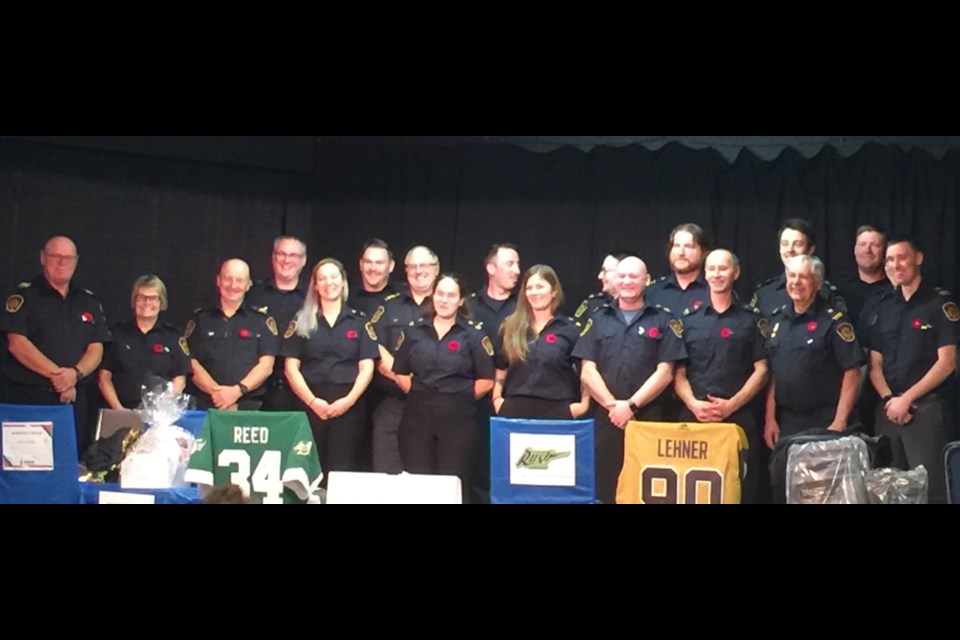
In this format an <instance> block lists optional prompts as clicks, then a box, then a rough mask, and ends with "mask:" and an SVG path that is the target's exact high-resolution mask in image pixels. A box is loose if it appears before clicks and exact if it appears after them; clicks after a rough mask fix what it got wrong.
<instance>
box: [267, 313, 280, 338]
mask: <svg viewBox="0 0 960 640" xmlns="http://www.w3.org/2000/svg"><path fill="white" fill-rule="evenodd" d="M267 329H269V330H270V333H272V334H273V335H275V336H278V335H280V332H279V331H278V330H277V321H276V320H274V319H273V316H270V317H269V318H267Z"/></svg>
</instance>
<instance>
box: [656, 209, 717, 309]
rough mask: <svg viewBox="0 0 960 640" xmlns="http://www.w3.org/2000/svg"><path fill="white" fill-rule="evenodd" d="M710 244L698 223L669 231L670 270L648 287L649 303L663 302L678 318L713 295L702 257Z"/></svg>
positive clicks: (662, 304) (680, 226)
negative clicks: (704, 272) (704, 270)
mask: <svg viewBox="0 0 960 640" xmlns="http://www.w3.org/2000/svg"><path fill="white" fill-rule="evenodd" d="M709 250H710V243H709V242H708V241H707V238H706V234H705V233H704V232H703V229H701V228H700V226H699V225H696V224H693V223H691V222H687V223H684V224H681V225H679V226H677V227H675V228H674V229H673V231H671V232H670V240H669V241H668V242H667V259H668V260H669V261H670V270H671V273H670V274H669V275H666V276H662V277H660V278H658V279H656V280H654V281H653V282H651V283H650V286H648V287H647V291H646V294H645V296H646V299H647V303H648V304H652V305H660V306H661V307H662V308H663V310H664V311H666V312H667V313H672V314H673V315H674V316H676V317H678V318H683V317H685V316H688V315H690V314H691V313H693V312H694V311H696V310H697V309H699V308H700V307H701V306H702V305H704V304H706V302H707V299H708V298H709V297H710V288H709V287H708V286H707V282H706V280H704V277H703V259H704V257H705V256H706V255H707V252H708V251H709Z"/></svg>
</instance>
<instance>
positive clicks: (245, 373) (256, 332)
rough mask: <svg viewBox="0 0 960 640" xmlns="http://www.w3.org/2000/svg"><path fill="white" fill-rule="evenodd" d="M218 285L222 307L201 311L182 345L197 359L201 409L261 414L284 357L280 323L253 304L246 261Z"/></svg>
mask: <svg viewBox="0 0 960 640" xmlns="http://www.w3.org/2000/svg"><path fill="white" fill-rule="evenodd" d="M216 283H217V289H218V290H219V292H220V300H219V304H218V305H217V306H216V307H211V308H209V309H199V310H197V311H196V312H195V313H194V314H193V318H191V319H190V321H189V322H188V323H187V327H186V330H185V331H184V336H183V339H181V340H180V348H181V349H183V352H184V353H185V354H186V355H187V356H189V357H190V358H191V360H190V364H191V365H192V367H193V380H192V383H193V387H194V389H192V391H193V392H194V393H195V394H196V397H197V408H198V409H243V410H251V411H255V410H258V409H260V407H261V405H262V397H263V394H264V391H265V389H264V388H263V383H264V382H265V381H266V380H267V378H269V377H270V373H271V372H272V371H273V363H274V357H275V356H276V355H277V353H279V348H280V341H279V337H278V329H277V322H276V320H274V319H273V317H272V316H268V315H267V314H265V313H262V312H260V311H258V310H257V309H255V308H254V307H252V306H250V305H249V304H247V302H246V300H245V298H246V295H247V291H249V290H250V267H249V266H248V265H247V263H246V262H244V261H243V260H237V259H232V260H227V261H226V262H224V263H223V264H222V265H221V266H220V272H219V273H218V274H217V278H216Z"/></svg>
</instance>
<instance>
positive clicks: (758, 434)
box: [679, 404, 766, 504]
mask: <svg viewBox="0 0 960 640" xmlns="http://www.w3.org/2000/svg"><path fill="white" fill-rule="evenodd" d="M679 421H680V422H697V419H696V418H695V417H694V415H693V413H691V412H690V410H689V409H687V408H686V406H684V408H683V411H681V412H680V416H679ZM721 422H731V423H733V424H735V425H737V426H739V427H740V428H741V429H743V431H744V433H745V434H746V435H747V444H748V445H749V447H750V448H749V449H747V455H746V463H747V469H746V474H745V475H744V476H743V477H742V478H740V494H741V495H740V504H757V503H758V502H759V501H760V494H759V489H760V477H761V475H760V471H761V452H762V449H765V448H766V444H765V443H764V442H763V429H762V428H761V427H760V425H759V423H758V422H757V417H756V411H755V410H754V408H753V405H752V404H747V405H746V406H744V407H740V409H739V410H738V411H735V412H733V413H732V414H730V415H729V416H727V417H726V419H724V420H722V421H721Z"/></svg>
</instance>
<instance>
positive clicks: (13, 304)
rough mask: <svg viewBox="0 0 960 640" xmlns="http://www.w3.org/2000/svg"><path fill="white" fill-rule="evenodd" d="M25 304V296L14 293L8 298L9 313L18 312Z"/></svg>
mask: <svg viewBox="0 0 960 640" xmlns="http://www.w3.org/2000/svg"><path fill="white" fill-rule="evenodd" d="M22 306H23V296H20V295H17V294H14V295H12V296H10V297H9V298H7V313H16V312H17V311H20V307H22Z"/></svg>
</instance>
